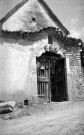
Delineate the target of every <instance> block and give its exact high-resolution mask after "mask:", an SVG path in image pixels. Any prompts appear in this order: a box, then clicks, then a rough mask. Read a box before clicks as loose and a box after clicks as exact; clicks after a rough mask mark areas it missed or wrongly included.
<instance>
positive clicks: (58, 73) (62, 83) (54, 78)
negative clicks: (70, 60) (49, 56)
mask: <svg viewBox="0 0 84 135" xmlns="http://www.w3.org/2000/svg"><path fill="white" fill-rule="evenodd" d="M51 95H52V97H51V100H52V101H58V102H59V101H60V102H61V101H66V100H67V99H68V95H67V86H66V68H65V59H64V58H61V59H59V60H58V61H56V62H55V65H54V74H53V73H52V70H51Z"/></svg>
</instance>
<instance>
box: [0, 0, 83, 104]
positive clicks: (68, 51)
mask: <svg viewBox="0 0 84 135" xmlns="http://www.w3.org/2000/svg"><path fill="white" fill-rule="evenodd" d="M68 35H69V31H68V30H67V29H66V28H65V27H64V26H63V24H62V23H61V22H60V20H59V19H58V18H57V17H56V16H55V14H54V13H53V12H52V11H51V9H50V8H49V7H48V5H47V4H46V3H45V2H44V1H43V0H23V1H22V2H21V3H19V4H18V5H17V6H16V7H15V8H14V9H12V10H11V11H10V12H9V13H8V14H7V15H6V16H5V17H3V18H2V19H1V20H0V100H15V101H24V100H25V99H26V98H27V99H29V100H31V102H32V103H37V102H38V99H39V100H42V101H47V102H51V101H55V102H56V101H67V100H75V99H79V98H83V97H84V89H83V82H84V79H83V72H82V68H81V56H80V50H81V46H82V42H81V40H79V39H78V40H77V39H74V38H70V37H68ZM80 45H81V46H80Z"/></svg>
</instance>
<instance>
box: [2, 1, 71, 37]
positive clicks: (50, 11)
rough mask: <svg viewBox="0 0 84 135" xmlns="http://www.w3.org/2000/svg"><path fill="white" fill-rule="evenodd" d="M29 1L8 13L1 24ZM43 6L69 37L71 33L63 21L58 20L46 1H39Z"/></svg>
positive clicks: (23, 2) (21, 3) (22, 2)
mask: <svg viewBox="0 0 84 135" xmlns="http://www.w3.org/2000/svg"><path fill="white" fill-rule="evenodd" d="M28 1H29V0H23V1H21V2H20V3H19V4H18V5H16V6H15V7H14V8H13V9H12V10H11V11H10V12H8V13H7V14H6V15H5V16H4V17H3V18H2V19H1V20H0V22H1V24H3V23H4V22H5V21H6V20H7V19H8V18H9V17H11V16H12V15H13V14H14V13H15V12H16V11H17V10H18V9H20V8H21V7H22V6H23V5H24V4H25V3H26V2H28ZM37 1H38V2H39V3H40V4H41V6H42V7H43V8H44V10H45V12H46V13H47V14H48V16H49V17H50V18H51V19H52V20H53V21H54V22H55V24H56V25H57V26H58V27H59V28H60V29H61V30H62V31H63V32H64V33H65V34H66V35H69V34H70V33H69V31H68V30H67V29H66V28H65V27H64V26H63V24H62V23H61V21H60V20H59V19H58V18H57V16H56V15H55V14H54V13H53V11H52V10H51V9H50V8H49V6H48V5H47V4H46V2H45V1H44V0H37Z"/></svg>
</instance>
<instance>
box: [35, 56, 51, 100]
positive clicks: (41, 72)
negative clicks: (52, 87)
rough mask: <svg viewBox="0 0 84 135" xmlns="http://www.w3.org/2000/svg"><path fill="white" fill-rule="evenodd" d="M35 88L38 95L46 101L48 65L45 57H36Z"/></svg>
mask: <svg viewBox="0 0 84 135" xmlns="http://www.w3.org/2000/svg"><path fill="white" fill-rule="evenodd" d="M37 89H38V97H39V98H43V99H44V100H45V101H48V96H49V94H48V89H49V66H48V62H47V61H46V60H45V58H42V59H41V58H37Z"/></svg>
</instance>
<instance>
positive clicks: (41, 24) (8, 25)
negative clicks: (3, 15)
mask: <svg viewBox="0 0 84 135" xmlns="http://www.w3.org/2000/svg"><path fill="white" fill-rule="evenodd" d="M10 14H11V13H10ZM33 18H34V20H33ZM18 24H19V25H18ZM47 27H56V24H55V23H54V22H53V21H52V20H51V18H50V17H49V16H48V15H47V13H46V11H45V10H44V8H43V7H42V6H41V5H40V3H39V2H38V1H37V0H29V1H28V2H27V3H26V4H25V5H23V6H22V7H21V8H20V9H19V10H18V11H16V12H15V13H14V14H13V15H12V16H11V17H10V18H9V19H7V21H6V22H5V23H4V24H3V25H2V29H3V30H7V31H26V32H36V31H40V30H42V29H43V28H47Z"/></svg>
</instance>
